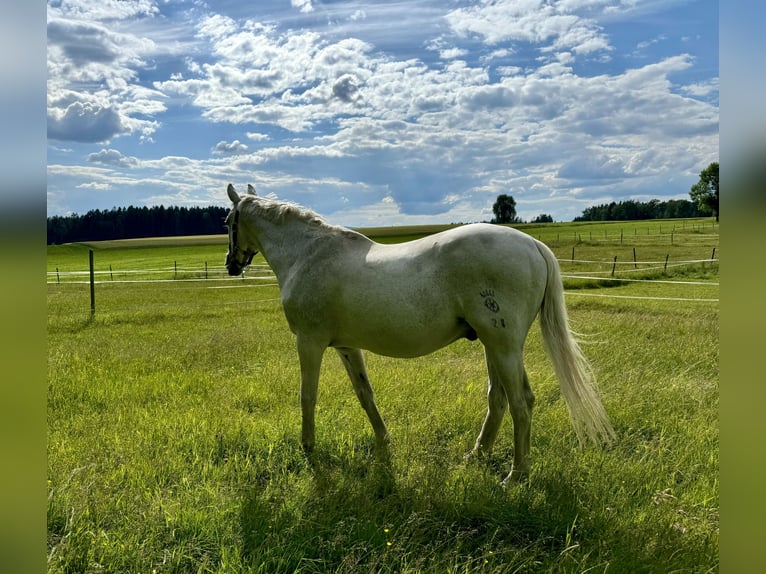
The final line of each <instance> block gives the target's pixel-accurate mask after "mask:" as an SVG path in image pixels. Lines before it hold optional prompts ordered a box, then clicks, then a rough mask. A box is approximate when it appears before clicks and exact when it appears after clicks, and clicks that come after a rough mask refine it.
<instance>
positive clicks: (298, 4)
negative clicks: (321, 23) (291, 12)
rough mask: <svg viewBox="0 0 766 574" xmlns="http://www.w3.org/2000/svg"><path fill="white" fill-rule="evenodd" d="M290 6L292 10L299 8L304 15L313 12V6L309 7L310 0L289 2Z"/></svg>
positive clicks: (291, 0)
mask: <svg viewBox="0 0 766 574" xmlns="http://www.w3.org/2000/svg"><path fill="white" fill-rule="evenodd" d="M290 4H291V5H292V6H293V8H299V9H300V11H301V12H304V13H308V12H313V11H314V6H312V5H311V0H290Z"/></svg>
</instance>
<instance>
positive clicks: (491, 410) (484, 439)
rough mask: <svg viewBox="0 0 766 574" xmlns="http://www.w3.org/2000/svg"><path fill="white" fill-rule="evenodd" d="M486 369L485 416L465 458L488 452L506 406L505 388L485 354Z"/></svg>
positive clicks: (493, 441)
mask: <svg viewBox="0 0 766 574" xmlns="http://www.w3.org/2000/svg"><path fill="white" fill-rule="evenodd" d="M487 371H488V373H489V390H488V391H487V403H488V408H487V416H486V417H485V418H484V424H483V425H482V426H481V432H479V436H478V438H477V439H476V445H475V446H474V447H473V450H472V451H471V452H469V453H468V455H467V456H466V458H473V457H475V456H478V455H483V454H488V453H489V452H490V451H491V450H492V445H493V444H494V443H495V439H496V438H497V433H498V431H499V430H500V423H502V422H503V417H504V416H505V410H506V409H507V408H508V398H507V397H506V395H505V389H504V388H503V384H502V382H501V381H500V377H499V375H498V373H497V371H496V370H495V369H494V367H493V364H492V362H491V361H490V359H489V356H487Z"/></svg>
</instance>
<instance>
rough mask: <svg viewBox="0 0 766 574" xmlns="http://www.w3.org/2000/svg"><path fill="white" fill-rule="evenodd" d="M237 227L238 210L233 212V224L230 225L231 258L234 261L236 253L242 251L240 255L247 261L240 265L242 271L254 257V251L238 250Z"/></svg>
mask: <svg viewBox="0 0 766 574" xmlns="http://www.w3.org/2000/svg"><path fill="white" fill-rule="evenodd" d="M238 227H239V209H235V210H234V222H233V223H232V224H231V245H232V246H231V257H232V259H234V260H235V261H236V257H237V253H239V252H240V251H242V253H244V254H245V257H247V259H246V260H245V263H244V264H243V265H242V268H243V269H244V268H245V267H247V266H248V265H250V263H252V261H253V257H255V251H250V252H247V251H244V250H241V249H240V248H239V243H238V242H237V232H238V229H237V228H238Z"/></svg>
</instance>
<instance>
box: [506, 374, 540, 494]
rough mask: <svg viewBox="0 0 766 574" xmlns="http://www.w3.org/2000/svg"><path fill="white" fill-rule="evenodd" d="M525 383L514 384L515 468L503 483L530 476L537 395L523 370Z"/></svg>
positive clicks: (519, 480)
mask: <svg viewBox="0 0 766 574" xmlns="http://www.w3.org/2000/svg"><path fill="white" fill-rule="evenodd" d="M521 372H522V376H523V379H522V380H523V383H522V385H521V386H520V388H519V385H516V384H513V391H512V393H513V395H514V396H513V398H511V399H510V401H509V402H510V405H511V416H512V417H513V443H514V450H513V468H512V469H511V472H510V474H509V475H508V476H507V477H506V478H505V480H504V481H503V483H507V482H521V481H523V480H526V478H527V476H528V475H529V451H530V442H531V435H532V407H533V406H534V404H535V395H534V394H533V393H532V388H531V387H530V386H529V377H528V376H527V371H526V369H524V367H523V366H522V368H521Z"/></svg>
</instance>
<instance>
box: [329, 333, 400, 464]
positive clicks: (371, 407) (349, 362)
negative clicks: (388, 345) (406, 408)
mask: <svg viewBox="0 0 766 574" xmlns="http://www.w3.org/2000/svg"><path fill="white" fill-rule="evenodd" d="M335 350H336V351H337V352H338V355H339V356H340V358H341V360H342V361H343V366H344V367H346V372H347V373H348V377H349V379H351V384H352V385H353V386H354V391H355V392H356V396H357V398H358V399H359V402H360V403H361V405H362V408H363V409H364V411H365V412H366V413H367V418H368V419H370V424H371V425H372V429H373V430H374V431H375V442H376V443H377V446H378V448H379V449H382V448H385V447H386V446H387V445H388V443H389V435H388V429H387V428H386V423H384V422H383V417H381V416H380V411H378V407H377V405H376V404H375V394H374V393H373V390H372V385H371V384H370V379H369V377H368V376H367V368H366V367H365V364H364V355H363V354H362V351H361V350H360V349H351V348H338V349H335Z"/></svg>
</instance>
